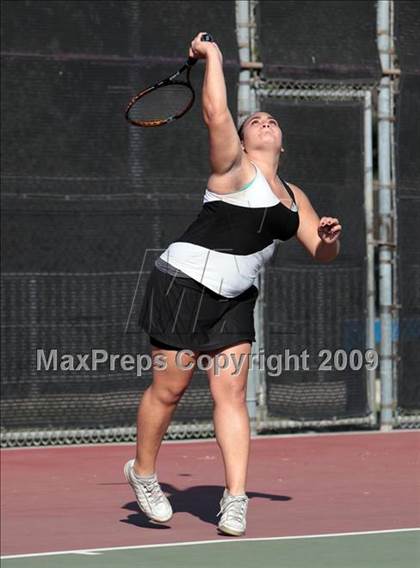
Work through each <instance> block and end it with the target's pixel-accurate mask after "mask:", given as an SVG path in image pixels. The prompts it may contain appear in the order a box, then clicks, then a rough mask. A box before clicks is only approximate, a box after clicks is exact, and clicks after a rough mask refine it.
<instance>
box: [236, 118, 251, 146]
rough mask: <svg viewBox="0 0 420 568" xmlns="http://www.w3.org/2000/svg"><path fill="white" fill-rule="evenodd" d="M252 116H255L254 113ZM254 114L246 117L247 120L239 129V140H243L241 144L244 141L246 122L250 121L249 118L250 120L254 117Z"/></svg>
mask: <svg viewBox="0 0 420 568" xmlns="http://www.w3.org/2000/svg"><path fill="white" fill-rule="evenodd" d="M252 114H254V113H252ZM252 114H249V115H248V116H247V117H245V119H244V120H243V121H242V123H241V125H240V127H239V128H238V136H239V139H240V140H241V142H242V141H243V139H244V126H245V122H246V121H247V120H248V118H249V117H250V116H252Z"/></svg>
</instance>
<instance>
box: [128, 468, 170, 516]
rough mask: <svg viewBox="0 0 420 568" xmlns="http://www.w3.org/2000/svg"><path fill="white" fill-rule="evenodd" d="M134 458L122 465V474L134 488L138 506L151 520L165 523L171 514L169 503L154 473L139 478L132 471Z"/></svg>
mask: <svg viewBox="0 0 420 568" xmlns="http://www.w3.org/2000/svg"><path fill="white" fill-rule="evenodd" d="M133 465H134V460H130V461H128V462H127V463H126V464H125V466H124V475H125V478H126V480H127V481H128V483H129V484H130V485H131V487H132V488H133V490H134V493H135V495H136V499H137V503H138V506H139V507H140V510H141V511H143V513H144V514H145V515H147V516H148V517H149V518H150V519H152V520H153V521H156V522H158V523H165V522H166V521H169V519H170V518H171V517H172V515H173V511H172V507H171V504H170V503H169V501H168V499H167V498H166V496H165V495H164V493H163V492H162V489H161V488H160V485H159V483H158V480H157V476H156V474H154V475H153V477H152V478H151V479H146V480H143V479H139V478H138V477H137V475H136V474H135V473H134V469H133Z"/></svg>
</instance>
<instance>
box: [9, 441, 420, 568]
mask: <svg viewBox="0 0 420 568" xmlns="http://www.w3.org/2000/svg"><path fill="white" fill-rule="evenodd" d="M131 457H133V445H132V444H129V445H125V444H124V445H97V446H69V447H51V448H32V449H31V448H25V449H10V450H3V451H2V480H3V481H2V503H3V507H2V517H3V519H2V521H3V522H2V527H3V528H2V555H3V556H2V566H5V567H9V566H13V567H15V568H19V567H21V566H22V567H26V568H35V567H40V566H43V567H46V568H49V567H52V566H64V567H66V566H68V567H75V568H76V567H83V568H84V567H85V566H86V567H88V566H89V567H96V566H101V567H108V566H110V567H111V566H112V567H117V566H118V567H129V566H136V567H141V568H149V567H159V568H161V567H165V566H168V567H169V566H170V567H171V568H177V567H178V566H179V567H181V566H182V567H183V568H189V567H192V566H198V565H199V566H202V567H207V566H208V567H210V566H212V567H214V566H215V565H217V566H220V567H223V566H241V568H246V567H248V566H249V567H251V566H252V567H255V566H257V565H260V566H262V567H264V568H271V567H274V566H276V567H277V566H282V567H287V568H297V567H307V566H311V568H318V567H321V566H322V567H324V568H325V567H329V566H331V567H332V566H334V567H340V568H341V567H349V568H350V567H352V568H353V567H363V568H373V567H376V566H378V567H379V566H381V567H382V568H388V567H391V566H393V567H395V566H398V567H401V568H402V567H407V568H413V567H415V566H418V565H419V564H420V481H419V476H418V471H419V470H420V467H419V466H420V432H418V431H400V432H392V433H379V432H375V433H367V432H363V433H335V434H314V435H312V434H310V435H292V436H273V437H258V438H255V439H253V440H252V443H251V459H250V466H249V476H248V485H247V494H248V496H249V497H250V502H249V512H248V527H247V532H246V535H245V536H244V537H239V538H236V537H228V536H222V535H220V534H219V533H218V531H217V517H216V514H217V512H218V510H219V508H218V505H219V499H220V497H221V494H222V492H223V479H224V477H223V463H222V459H221V456H220V452H219V449H218V446H217V444H216V442H215V441H214V440H208V441H194V442H165V443H164V444H163V445H162V448H161V451H160V454H159V460H158V475H159V481H160V483H161V486H162V489H163V490H164V491H165V493H166V494H167V495H168V497H169V499H170V500H171V503H172V506H173V509H174V516H173V518H172V519H171V521H170V522H168V523H167V524H154V523H152V522H149V521H148V519H147V518H146V517H145V516H144V515H143V514H142V513H140V512H139V510H138V507H137V504H136V502H135V500H134V495H133V494H132V492H131V488H130V487H129V486H128V485H127V484H126V482H125V480H124V476H123V472H122V467H123V465H124V463H125V461H126V460H127V459H129V458H131Z"/></svg>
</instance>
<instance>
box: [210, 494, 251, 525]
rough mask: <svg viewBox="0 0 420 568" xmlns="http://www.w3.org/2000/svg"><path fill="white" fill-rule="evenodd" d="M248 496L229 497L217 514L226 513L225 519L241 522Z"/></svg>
mask: <svg viewBox="0 0 420 568" xmlns="http://www.w3.org/2000/svg"><path fill="white" fill-rule="evenodd" d="M247 501H248V497H240V496H238V497H229V498H228V500H227V501H225V502H224V503H223V505H222V507H221V508H220V511H219V512H218V513H217V516H219V515H222V514H223V513H226V518H227V519H232V520H234V521H238V522H242V521H243V516H244V513H245V506H246V503H247Z"/></svg>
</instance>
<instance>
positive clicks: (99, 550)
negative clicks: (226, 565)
mask: <svg viewBox="0 0 420 568" xmlns="http://www.w3.org/2000/svg"><path fill="white" fill-rule="evenodd" d="M410 531H420V527H413V528H406V529H385V530H378V531H360V532H344V533H324V534H309V535H296V536H271V537H267V538H265V537H261V538H241V539H237V540H231V539H230V538H224V539H220V540H193V541H191V542H168V543H163V544H139V545H134V546H114V547H109V548H92V549H85V550H83V549H81V550H60V551H58V552H36V553H33V554H13V555H10V556H0V559H1V560H8V559H11V558H35V557H37V556H58V555H63V554H92V555H93V554H101V553H102V552H110V551H114V550H137V549H138V550H140V549H143V548H167V547H170V546H193V545H196V544H198V545H199V544H221V543H225V542H230V543H234V542H258V541H272V540H297V539H305V538H329V537H335V536H359V535H363V536H365V535H369V534H385V533H398V532H410Z"/></svg>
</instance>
